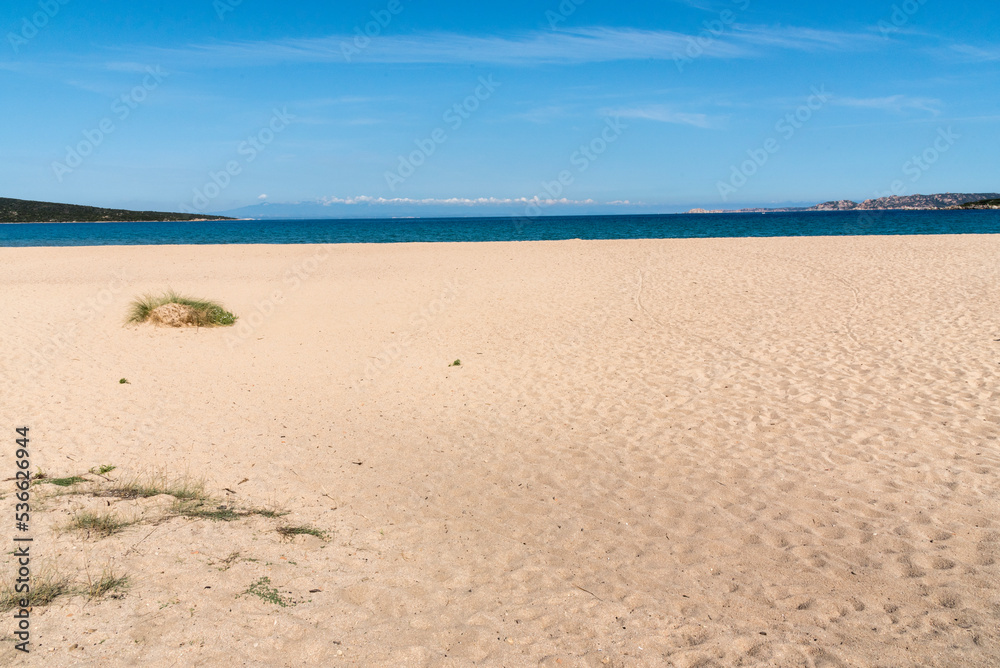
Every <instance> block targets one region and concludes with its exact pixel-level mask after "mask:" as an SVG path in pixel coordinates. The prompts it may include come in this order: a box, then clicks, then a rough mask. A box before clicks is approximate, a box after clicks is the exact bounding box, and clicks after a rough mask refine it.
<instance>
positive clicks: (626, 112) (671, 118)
mask: <svg viewBox="0 0 1000 668" xmlns="http://www.w3.org/2000/svg"><path fill="white" fill-rule="evenodd" d="M604 113H605V114H606V115H608V116H618V117H621V118H639V119H643V120H647V121H656V122H658V123H673V124H676V125H691V126H694V127H696V128H710V127H712V120H711V119H710V118H709V117H708V116H707V115H705V114H691V113H685V112H681V111H674V110H673V109H672V108H671V107H668V106H665V105H650V106H646V107H636V108H632V109H606V110H604Z"/></svg>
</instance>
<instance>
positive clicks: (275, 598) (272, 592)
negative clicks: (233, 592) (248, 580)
mask: <svg viewBox="0 0 1000 668" xmlns="http://www.w3.org/2000/svg"><path fill="white" fill-rule="evenodd" d="M240 596H256V597H257V598H259V599H260V600H262V601H264V602H266V603H273V604H274V605H280V606H281V607H282V608H287V607H288V606H289V605H295V602H294V601H291V600H289V599H286V598H284V597H283V596H282V595H281V592H279V591H278V590H277V589H275V588H274V586H273V585H272V584H271V578H269V577H262V578H260V579H259V580H257V581H256V582H254V583H253V584H251V585H250V586H249V587H247V590H246V591H244V592H243V593H242V594H240ZM237 598H239V596H238V597H237Z"/></svg>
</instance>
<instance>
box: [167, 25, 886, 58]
mask: <svg viewBox="0 0 1000 668" xmlns="http://www.w3.org/2000/svg"><path fill="white" fill-rule="evenodd" d="M696 37H697V36H692V35H687V34H684V33H678V32H672V31H665V30H638V29H627V28H606V27H597V28H581V29H576V30H564V31H549V32H531V33H525V34H522V35H518V36H495V35H494V36H478V35H462V34H456V33H429V34H422V35H407V36H399V35H396V36H393V35H385V36H382V37H379V38H377V39H372V40H371V41H370V43H368V44H367V45H365V46H364V47H363V48H359V47H358V46H357V45H356V44H355V42H354V36H353V35H351V36H330V37H321V38H309V39H283V40H274V41H257V42H247V41H242V42H223V43H216V44H196V45H189V46H187V47H184V48H179V49H175V48H155V49H153V50H152V53H151V54H150V55H152V56H155V57H158V58H164V59H169V60H177V59H180V60H185V61H188V62H190V64H191V65H193V66H203V67H233V66H246V65H270V64H274V63H279V62H290V61H291V62H314V63H327V62H328V63H348V62H350V63H383V64H384V63H397V64H403V63H407V64H453V63H479V64H494V65H510V66H519V65H538V64H552V65H577V64H585V63H596V62H614V61H628V60H674V59H676V58H678V57H683V56H685V55H686V54H688V53H690V49H692V48H693V47H692V45H697V46H696V48H697V51H698V57H707V58H747V57H751V56H755V55H759V54H760V52H761V49H765V48H777V49H791V50H797V51H821V50H850V51H857V50H860V49H867V48H871V47H872V46H873V45H874V44H876V43H877V42H878V40H877V39H875V38H873V37H872V36H871V35H869V34H857V33H844V32H836V31H826V30H814V29H809V28H795V27H767V26H735V27H734V29H733V30H732V31H731V32H729V33H726V34H724V35H720V36H717V37H713V38H711V39H708V40H705V39H702V40H701V42H700V43H697V42H695V41H694V40H695V38H696Z"/></svg>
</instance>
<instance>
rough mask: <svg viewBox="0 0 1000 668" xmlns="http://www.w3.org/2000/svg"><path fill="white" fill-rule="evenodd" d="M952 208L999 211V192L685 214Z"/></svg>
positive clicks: (906, 196)
mask: <svg viewBox="0 0 1000 668" xmlns="http://www.w3.org/2000/svg"><path fill="white" fill-rule="evenodd" d="M949 209H951V210H954V209H1000V193H943V194H940V195H903V196H895V195H894V196H891V197H879V198H876V199H866V200H865V201H863V202H860V203H858V202H854V201H852V200H849V199H842V200H837V201H833V202H824V203H822V204H817V205H816V206H810V207H781V208H774V209H766V208H757V209H691V210H690V211H688V213H807V212H810V211H936V210H949Z"/></svg>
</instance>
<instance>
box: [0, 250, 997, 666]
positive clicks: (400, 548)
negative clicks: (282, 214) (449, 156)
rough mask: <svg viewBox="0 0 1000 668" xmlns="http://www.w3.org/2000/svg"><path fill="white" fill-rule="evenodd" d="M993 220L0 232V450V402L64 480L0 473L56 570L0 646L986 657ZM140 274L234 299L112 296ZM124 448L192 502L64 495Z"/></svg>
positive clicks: (649, 656)
mask: <svg viewBox="0 0 1000 668" xmlns="http://www.w3.org/2000/svg"><path fill="white" fill-rule="evenodd" d="M998 257H1000V237H998V236H927V237H841V238H795V239H792V238H776V239H702V240H698V239H692V240H654V241H587V242H582V241H562V242H524V243H479V244H406V245H342V246H326V247H320V246H197V247H194V246H187V247H184V246H167V247H94V248H18V249H15V248H2V249H0V309H2V313H3V323H4V324H3V326H2V327H0V350H2V351H3V355H2V358H0V365H2V373H3V380H4V382H3V384H2V386H0V429H2V432H0V433H2V434H5V436H4V438H6V439H7V445H6V446H4V448H3V452H4V453H5V454H4V457H3V458H2V461H3V462H4V463H5V466H6V470H7V473H6V474H3V475H2V477H3V478H12V477H13V476H14V472H15V463H14V454H13V453H14V451H15V448H16V446H15V442H14V439H15V438H16V435H15V432H14V429H15V427H17V426H22V424H26V425H28V426H29V427H30V429H31V431H30V434H31V442H30V446H31V447H30V451H31V467H32V470H35V471H37V470H38V469H41V470H42V471H44V472H45V474H47V475H48V476H49V477H50V478H62V477H69V476H74V475H75V476H81V477H83V478H85V479H86V480H87V481H89V482H82V483H77V484H76V485H70V486H68V487H60V486H58V485H53V484H38V485H36V486H35V487H34V488H33V490H32V493H33V498H32V504H33V508H32V511H33V512H32V518H31V523H32V524H31V526H32V535H33V537H34V542H33V543H32V547H31V549H32V558H33V560H32V568H33V573H36V572H38V571H41V570H43V569H47V572H49V573H56V574H59V576H60V577H62V578H65V579H66V581H67V582H68V583H69V584H68V585H67V586H70V587H72V588H74V589H73V590H72V591H71V592H70V593H68V594H67V595H64V596H62V597H60V598H57V599H56V600H55V601H54V602H53V603H52V604H50V605H48V606H45V607H38V606H36V607H35V608H34V610H33V611H32V616H31V633H32V638H31V639H32V643H33V644H32V650H33V651H32V653H31V655H30V656H28V657H23V656H21V655H20V653H19V652H16V651H15V650H14V649H13V642H12V641H11V633H12V631H13V630H14V626H13V613H4V617H5V618H6V620H7V621H6V622H3V624H2V626H3V628H0V633H2V635H3V637H4V640H5V642H4V643H3V651H2V655H0V664H4V665H13V664H15V663H17V664H18V665H22V664H23V665H50V666H56V665H59V666H64V665H65V666H68V665H80V666H88V665H93V666H109V665H123V666H124V665H144V666H173V665H178V666H180V665H189V666H217V665H219V666H221V665H225V666H244V665H245V666H300V665H316V666H336V665H345V666H389V665H392V666H468V665H488V666H522V665H523V666H529V665H544V666H556V665H563V666H682V667H691V666H815V667H834V666H982V667H986V666H996V665H998V664H1000V631H998V623H1000V590H998V589H997V586H998V584H1000V582H998V574H1000V565H998V564H997V559H1000V519H998V518H1000V498H998V494H997V491H998V473H1000V443H998V440H997V439H998V435H1000V404H998V399H1000V342H998V341H997V339H1000V322H998V318H1000V316H998V314H1000V289H998V288H1000V262H998V261H997V258H998ZM166 288H172V289H174V290H176V291H178V292H180V293H184V294H188V295H191V296H193V297H199V298H206V299H215V300H219V301H220V302H222V303H223V304H224V305H225V306H226V307H227V308H229V309H230V310H232V311H233V312H234V313H236V314H237V315H238V316H240V320H239V321H238V324H237V326H236V327H233V328H218V329H195V328H184V329H169V328H155V327H153V326H148V325H143V326H128V327H125V326H123V325H122V322H123V320H124V317H125V314H126V312H127V309H128V304H129V302H130V300H131V299H132V298H134V297H137V296H139V295H141V294H143V293H146V292H152V291H160V290H163V289H166ZM456 360H460V362H461V364H460V365H459V366H453V364H454V362H455V361H456ZM123 380H125V381H127V382H121V381H123ZM101 466H115V467H116V468H115V469H114V470H112V471H106V472H105V474H104V475H103V476H101V475H99V474H97V473H88V471H89V470H91V469H93V470H94V471H100V470H101V469H99V468H98V467H101ZM157 475H159V476H160V479H161V480H166V479H170V480H176V479H177V478H181V477H186V479H187V480H188V481H198V480H201V481H203V482H204V490H203V497H202V498H201V500H198V499H195V500H191V499H188V503H194V504H196V505H197V504H201V505H199V508H201V509H202V510H211V511H214V510H220V512H221V513H222V514H220V515H219V516H218V517H209V516H208V515H209V514H210V513H207V512H206V513H204V514H203V515H202V516H199V515H197V514H191V513H188V514H185V513H183V512H180V511H179V510H178V507H179V506H178V505H177V504H178V501H177V500H176V498H175V497H174V496H171V495H169V494H160V495H155V496H150V497H148V498H141V497H140V498H127V495H126V498H120V496H102V494H104V493H105V492H106V490H107V489H110V488H111V487H112V486H114V485H116V484H119V483H121V481H129V480H132V481H134V480H136V479H138V478H141V477H143V476H147V477H149V476H157ZM13 484H14V483H13V482H11V481H8V482H7V483H5V485H7V486H8V487H7V489H5V490H4V491H3V493H4V494H5V497H4V500H3V503H5V504H6V506H7V511H8V512H9V513H10V515H9V518H10V521H11V524H10V525H9V529H8V534H9V535H11V537H12V534H13V533H15V531H14V526H13V514H14V498H13V495H12V492H13ZM74 490H79V491H81V492H83V493H79V494H66V492H72V491H74ZM87 490H89V493H88V491H87ZM102 490H104V491H102ZM261 509H267V510H268V511H267V512H263V513H261V512H257V511H259V510H261ZM227 510H228V511H230V516H225V511H227ZM272 511H273V512H272ZM87 512H89V513H92V514H95V515H100V514H104V515H105V516H106V515H107V514H109V513H112V514H113V515H114V517H116V518H118V519H120V520H121V521H122V522H125V523H126V525H125V526H123V527H119V528H118V530H117V531H116V532H114V533H112V534H111V535H108V536H103V537H102V535H101V532H100V531H98V530H96V529H94V530H85V529H69V528H68V526H69V525H70V524H71V523H72V522H74V521H75V520H76V519H78V518H79V517H80V516H81V514H82V513H87ZM282 513H286V514H282ZM220 518H223V519H229V520H231V521H221V519H220ZM282 527H285V528H288V527H293V528H294V527H304V528H308V529H310V530H315V532H316V533H318V534H319V535H310V534H309V533H304V534H302V535H293V536H290V537H286V536H282V535H281V534H279V533H278V531H277V529H279V528H282ZM4 569H5V570H4V573H3V578H4V579H5V580H7V581H9V580H10V578H11V577H13V573H14V566H13V562H11V561H10V557H9V556H8V561H7V562H6V564H5V566H4ZM106 573H114V574H115V575H116V576H122V577H127V578H128V582H127V585H123V586H121V587H120V588H118V589H114V590H112V591H110V592H109V593H107V594H106V595H104V596H103V597H94V598H93V600H89V599H88V597H87V596H84V595H81V594H80V593H79V592H80V591H82V588H84V587H87V586H89V585H92V583H93V582H94V581H95V579H98V578H100V577H101V576H102V574H106ZM74 592H75V593H74Z"/></svg>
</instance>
